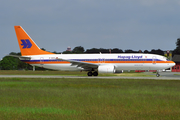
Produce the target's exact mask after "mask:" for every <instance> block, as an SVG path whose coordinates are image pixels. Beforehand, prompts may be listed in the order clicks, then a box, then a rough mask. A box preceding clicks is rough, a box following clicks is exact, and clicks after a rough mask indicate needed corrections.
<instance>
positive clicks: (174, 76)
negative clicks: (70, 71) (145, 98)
mask: <svg viewBox="0 0 180 120" xmlns="http://www.w3.org/2000/svg"><path fill="white" fill-rule="evenodd" d="M145 74H149V75H154V77H122V76H106V77H101V76H97V77H94V76H92V77H88V76H60V75H0V78H79V79H81V78H85V79H90V78H91V79H92V78H93V79H153V80H180V73H172V72H162V73H161V76H160V77H156V76H155V74H153V73H145Z"/></svg>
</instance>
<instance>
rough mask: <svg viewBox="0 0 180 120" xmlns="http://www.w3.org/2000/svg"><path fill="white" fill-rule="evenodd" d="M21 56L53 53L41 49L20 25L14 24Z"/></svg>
mask: <svg viewBox="0 0 180 120" xmlns="http://www.w3.org/2000/svg"><path fill="white" fill-rule="evenodd" d="M14 29H15V32H16V36H17V40H18V43H19V48H20V50H21V55H22V56H28V55H44V54H53V53H51V52H47V51H43V50H41V49H40V48H39V47H38V46H37V45H36V43H35V42H34V41H33V40H32V39H31V37H30V36H29V35H28V34H27V33H26V31H25V30H24V29H23V28H22V27H21V26H14Z"/></svg>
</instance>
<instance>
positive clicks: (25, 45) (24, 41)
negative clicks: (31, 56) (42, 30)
mask: <svg viewBox="0 0 180 120" xmlns="http://www.w3.org/2000/svg"><path fill="white" fill-rule="evenodd" d="M21 42H22V44H21V46H23V49H25V48H31V46H32V44H31V42H30V41H29V39H25V40H24V39H21Z"/></svg>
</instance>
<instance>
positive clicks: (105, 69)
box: [98, 65, 116, 73]
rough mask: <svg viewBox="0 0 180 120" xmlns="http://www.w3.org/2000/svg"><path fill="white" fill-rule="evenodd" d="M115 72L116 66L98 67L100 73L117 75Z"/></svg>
mask: <svg viewBox="0 0 180 120" xmlns="http://www.w3.org/2000/svg"><path fill="white" fill-rule="evenodd" d="M115 71H116V70H115V66H114V65H102V66H99V67H98V72H99V73H115Z"/></svg>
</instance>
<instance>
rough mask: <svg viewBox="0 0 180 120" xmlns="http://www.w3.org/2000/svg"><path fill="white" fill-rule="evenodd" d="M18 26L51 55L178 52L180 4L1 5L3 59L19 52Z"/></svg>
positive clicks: (70, 1)
mask: <svg viewBox="0 0 180 120" xmlns="http://www.w3.org/2000/svg"><path fill="white" fill-rule="evenodd" d="M15 25H20V26H22V27H23V29H24V30H25V31H26V32H27V33H28V34H29V36H31V38H32V39H33V40H34V41H35V42H36V44H37V45H38V46H39V47H40V48H45V49H46V50H47V51H51V52H54V51H56V52H63V51H65V50H66V49H67V47H68V46H70V47H71V48H72V49H73V48H74V47H77V46H82V47H84V49H85V50H86V49H91V48H105V49H113V48H118V49H122V50H123V51H125V50H127V49H132V50H136V51H138V50H142V51H144V50H149V51H151V50H152V49H161V50H174V49H175V48H176V41H177V38H179V37H180V1H179V0H14V1H13V0H1V1H0V59H2V58H3V57H4V56H5V55H8V54H9V53H11V52H20V50H19V46H18V43H17V38H16V34H15V31H14V26H15Z"/></svg>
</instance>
